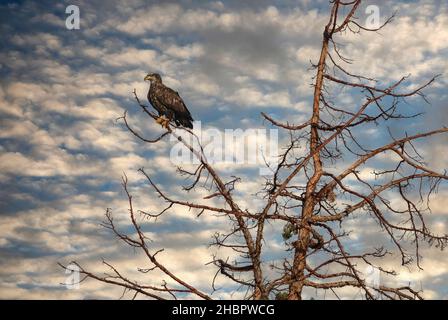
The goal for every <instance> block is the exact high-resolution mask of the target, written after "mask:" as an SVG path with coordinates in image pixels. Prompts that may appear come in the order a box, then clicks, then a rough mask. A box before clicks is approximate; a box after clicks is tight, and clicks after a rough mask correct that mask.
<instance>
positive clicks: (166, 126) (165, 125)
mask: <svg viewBox="0 0 448 320" xmlns="http://www.w3.org/2000/svg"><path fill="white" fill-rule="evenodd" d="M169 123H170V119H164V121H163V124H162V127H164V128H165V129H168V125H169Z"/></svg>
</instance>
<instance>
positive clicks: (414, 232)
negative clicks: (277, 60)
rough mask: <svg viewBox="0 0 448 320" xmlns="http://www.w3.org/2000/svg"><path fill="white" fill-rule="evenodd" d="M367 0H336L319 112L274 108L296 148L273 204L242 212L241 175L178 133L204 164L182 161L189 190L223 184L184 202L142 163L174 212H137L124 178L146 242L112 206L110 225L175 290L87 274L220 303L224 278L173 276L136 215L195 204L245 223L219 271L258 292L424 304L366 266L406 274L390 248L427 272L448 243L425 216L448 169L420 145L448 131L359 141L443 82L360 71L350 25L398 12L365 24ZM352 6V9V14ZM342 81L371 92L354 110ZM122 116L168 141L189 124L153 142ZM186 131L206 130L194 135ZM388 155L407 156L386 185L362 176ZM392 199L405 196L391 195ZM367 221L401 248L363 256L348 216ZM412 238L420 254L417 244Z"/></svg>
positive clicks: (283, 157) (268, 197) (317, 98)
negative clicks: (268, 249)
mask: <svg viewBox="0 0 448 320" xmlns="http://www.w3.org/2000/svg"><path fill="white" fill-rule="evenodd" d="M360 4H361V0H355V1H341V0H332V1H330V7H331V12H330V17H329V19H328V23H327V24H326V25H325V27H324V32H323V38H322V48H321V53H320V58H319V61H318V63H317V64H316V65H313V67H314V68H315V70H316V76H315V79H314V81H315V82H314V99H313V101H312V113H311V116H310V119H309V120H308V121H306V122H305V123H302V124H291V123H288V122H283V121H282V120H276V119H273V118H272V117H271V116H269V115H267V114H264V113H263V114H262V116H263V117H264V119H265V120H267V122H268V123H269V124H271V125H272V126H275V127H277V128H279V129H280V130H282V131H283V132H285V133H286V134H287V135H288V136H289V143H288V144H287V145H286V146H285V147H284V149H283V150H285V151H284V152H282V153H281V154H279V162H278V165H277V166H276V167H275V168H274V169H273V175H272V177H271V178H270V179H267V181H266V183H265V184H264V185H262V186H260V189H261V190H262V191H261V193H262V195H263V199H264V200H263V201H264V207H263V209H262V210H248V209H241V208H240V206H239V205H238V204H237V202H236V201H235V198H234V194H233V192H234V188H235V184H237V183H238V181H239V180H238V179H237V178H234V177H232V178H224V177H222V176H221V175H220V174H219V173H218V171H217V170H215V169H214V168H213V165H211V164H210V163H209V161H208V160H207V158H206V156H205V154H204V152H203V149H202V147H201V146H200V145H199V147H197V146H196V147H194V146H193V145H192V144H190V143H188V141H187V140H186V139H182V138H181V137H179V136H178V139H179V141H181V142H182V143H183V144H184V145H185V147H186V148H188V150H190V152H191V153H193V154H194V156H195V157H196V158H197V159H198V160H199V164H198V165H197V167H196V168H195V169H194V170H192V171H187V170H184V169H182V168H179V171H178V172H179V173H180V174H182V175H186V176H188V177H189V178H190V179H191V184H190V185H188V186H186V187H185V190H186V191H192V190H195V189H197V188H201V187H202V186H201V181H204V179H205V177H208V179H210V180H209V181H211V188H210V189H209V195H208V196H206V197H204V203H193V202H189V201H185V200H180V199H175V198H174V197H172V196H171V195H169V194H165V192H163V191H162V189H161V188H160V187H158V186H157V185H156V184H155V183H154V182H153V180H151V178H150V176H149V175H148V174H147V173H146V172H145V171H144V169H141V170H140V172H141V173H142V174H143V175H144V176H145V177H146V179H147V181H148V183H149V185H150V186H151V187H152V188H153V190H154V192H155V193H156V194H157V196H158V197H160V198H161V199H163V200H164V201H165V202H166V203H167V206H166V208H163V210H160V212H155V213H150V212H143V211H136V210H135V209H134V208H133V203H132V196H131V195H130V194H129V192H128V189H127V178H124V179H123V186H124V189H125V191H126V193H127V196H128V199H129V209H130V210H129V212H130V219H131V222H132V225H133V227H134V229H135V232H136V235H137V237H131V236H128V235H125V234H123V233H121V232H119V231H118V230H117V228H116V226H115V224H114V220H113V218H112V214H111V212H110V211H109V210H108V211H107V214H106V222H105V223H104V226H105V227H106V228H108V229H110V230H111V231H112V232H113V233H115V235H116V236H117V237H118V238H119V239H121V240H122V241H123V242H124V243H126V244H127V245H129V246H130V247H133V248H137V249H140V250H141V251H142V252H143V254H144V255H145V256H146V257H147V258H148V262H149V263H150V267H148V268H145V269H139V270H140V271H141V272H143V273H149V272H152V271H154V270H158V271H161V272H162V273H163V274H164V275H165V276H166V277H167V278H168V279H170V280H171V281H170V282H171V283H173V284H174V285H172V284H171V285H170V286H169V285H168V284H167V283H165V282H164V283H163V284H161V285H153V284H151V285H144V284H141V283H139V282H138V281H136V280H130V279H128V278H127V277H126V276H125V275H122V274H121V273H120V271H119V270H117V269H116V268H115V267H114V266H112V265H110V264H108V263H106V262H104V263H106V264H107V266H108V267H109V268H110V269H111V270H112V273H111V274H108V275H97V274H94V273H92V272H89V271H87V270H85V269H83V268H82V267H81V266H79V267H80V268H81V273H82V274H83V275H85V278H92V279H96V280H98V281H102V282H106V283H110V284H111V285H116V286H120V287H123V288H124V290H125V292H126V291H129V292H132V293H133V297H135V296H136V295H137V294H141V295H145V296H148V297H149V298H154V299H166V298H168V299H169V298H177V297H178V295H179V294H185V293H190V294H193V295H195V296H197V297H199V298H202V299H211V298H212V293H213V291H214V289H215V288H214V281H215V279H211V287H212V288H213V290H211V291H212V292H211V293H210V292H208V293H205V292H202V291H201V290H199V289H197V288H196V287H194V285H193V284H190V283H187V282H185V281H183V280H182V279H181V278H179V277H178V276H176V275H175V274H173V273H172V272H171V271H170V270H169V267H168V266H165V265H163V264H161V263H160V262H159V260H158V257H157V255H158V254H161V252H162V251H163V249H162V248H151V245H150V243H148V241H147V239H146V237H145V235H144V233H143V232H142V230H141V227H140V225H139V223H137V220H136V215H138V214H139V215H145V216H147V217H149V218H151V219H153V220H152V223H156V222H155V219H156V218H157V217H158V216H160V215H162V214H169V211H170V209H171V208H172V207H173V206H180V207H183V208H185V209H186V210H196V211H195V212H196V213H197V215H198V219H200V217H201V215H203V214H215V215H217V216H218V217H220V218H222V219H225V218H227V219H230V221H232V225H233V228H232V229H231V230H228V232H227V233H225V234H216V235H215V236H214V240H213V245H215V246H217V247H218V248H222V247H225V248H231V249H232V250H233V251H234V252H235V253H236V255H237V256H238V257H237V258H235V261H229V259H228V258H227V257H213V259H212V261H211V263H210V266H211V267H215V268H216V275H215V278H216V277H217V276H224V277H227V278H229V279H230V280H231V281H233V282H235V283H236V284H239V285H241V287H242V288H245V289H246V290H247V291H246V292H247V293H246V298H248V299H273V298H277V299H286V298H287V299H291V300H297V299H302V298H303V297H304V289H305V288H311V289H313V290H316V291H330V292H331V293H333V294H334V297H337V298H338V297H339V295H338V294H337V292H338V290H340V289H342V288H347V287H348V288H354V289H356V290H359V291H360V292H362V296H363V297H365V298H366V299H422V295H421V292H420V291H419V290H417V289H415V288H412V287H411V286H408V285H404V286H401V285H400V286H398V287H393V286H386V285H378V286H371V285H369V283H368V282H367V281H366V277H365V274H364V272H363V267H366V266H371V267H374V268H376V269H378V270H380V272H381V274H382V275H388V276H394V275H395V274H396V272H395V271H394V270H390V269H388V268H385V267H382V266H381V263H380V262H381V260H382V259H383V258H384V257H385V256H386V255H389V254H391V253H397V254H398V255H399V256H400V258H401V264H402V265H411V264H414V265H416V266H417V267H419V268H420V267H421V266H420V258H421V256H420V250H421V244H422V243H428V244H429V245H435V246H436V247H439V248H440V249H443V248H444V247H445V246H446V244H447V241H448V236H447V235H441V236H439V235H436V234H433V233H432V232H431V231H430V230H429V228H428V226H427V224H426V223H425V216H426V215H427V213H428V211H429V208H430V206H429V204H430V203H429V202H430V197H431V195H432V194H433V193H434V192H435V191H436V190H437V188H438V186H439V184H440V183H441V182H443V181H445V180H447V179H448V176H447V175H446V172H443V173H439V172H436V171H435V170H433V169H431V168H429V167H427V166H426V164H425V163H424V160H423V158H422V157H421V155H420V154H419V152H418V150H417V147H416V141H418V140H421V139H424V138H429V137H430V136H434V135H439V134H444V133H446V132H447V131H448V128H446V127H442V128H440V129H437V130H433V131H429V132H422V133H419V134H414V135H404V136H403V137H399V138H397V137H393V136H392V134H390V141H389V142H388V143H387V144H385V145H383V146H380V147H375V148H371V147H370V146H369V143H370V142H365V141H362V140H360V139H359V137H358V136H359V132H360V131H359V129H360V128H361V129H362V128H364V126H367V125H368V124H373V123H374V124H381V123H387V121H390V120H399V119H405V118H409V117H417V116H418V114H411V115H404V114H402V110H401V105H402V104H400V102H402V101H403V100H405V99H406V98H407V97H412V96H421V97H422V98H423V99H425V96H424V93H423V89H425V88H426V87H427V86H429V85H430V84H431V83H432V82H433V81H434V80H435V79H436V77H434V78H432V79H430V80H429V81H427V82H426V83H424V84H423V85H421V86H419V87H417V88H415V89H412V90H408V91H406V90H405V89H403V87H404V86H403V84H404V83H405V82H406V80H407V77H402V78H401V79H398V80H397V81H395V82H394V83H390V84H389V85H388V86H385V87H381V86H379V85H378V81H377V80H375V79H373V78H369V77H366V76H363V75H357V74H355V73H354V72H352V71H349V70H348V68H347V66H346V65H348V64H351V61H350V59H348V58H346V57H345V56H344V55H343V53H342V52H341V50H340V48H339V45H338V43H337V37H339V36H343V35H344V34H345V33H348V32H353V33H362V32H376V31H378V30H380V29H382V28H383V27H384V26H386V25H387V24H389V23H390V22H391V21H392V18H393V17H391V18H389V19H388V20H387V21H386V22H385V23H384V24H383V25H382V26H381V27H380V28H378V29H374V30H373V29H368V28H366V27H363V26H362V25H361V24H360V23H358V22H357V20H356V17H355V12H356V10H357V9H358V7H359V6H360ZM342 9H344V10H342ZM343 11H344V12H348V13H346V14H345V15H343V14H342V12H343ZM336 86H341V87H343V88H349V89H351V90H359V92H360V93H361V94H362V96H363V98H362V100H360V101H358V105H357V106H354V107H353V108H352V109H350V110H346V109H343V108H340V107H338V106H337V105H335V103H333V101H332V97H331V94H330V90H331V88H334V87H336ZM134 94H135V92H134ZM135 98H136V100H137V103H138V105H139V106H140V107H141V109H142V110H143V111H144V112H145V113H146V115H148V116H149V117H152V118H155V117H156V116H155V115H154V114H153V113H152V112H151V111H149V108H148V107H147V106H145V105H144V104H142V103H141V102H140V101H139V99H138V97H137V95H135ZM122 119H123V121H124V124H125V126H126V127H127V129H128V130H129V131H130V132H131V133H132V134H134V135H135V136H136V137H137V138H138V139H140V140H141V141H143V142H146V143H158V142H159V141H160V140H161V139H162V138H164V137H165V136H167V135H170V134H171V135H176V136H177V133H176V132H178V131H175V130H173V129H172V127H169V128H168V129H167V131H166V132H165V133H164V134H163V135H162V136H160V137H157V138H156V139H147V138H145V137H143V136H142V135H141V134H140V133H138V132H137V131H136V130H134V129H133V128H132V126H131V125H130V124H129V123H128V120H127V117H126V114H125V115H124V116H123V118H122ZM183 130H185V129H183ZM186 131H187V132H188V134H190V135H194V133H193V132H192V131H189V130H186ZM299 145H305V146H306V152H305V153H302V154H301V155H300V156H298V155H297V150H298V149H299ZM384 154H387V155H394V156H396V157H398V161H396V162H395V163H394V165H393V166H392V167H391V168H387V169H383V170H379V171H377V172H375V176H376V178H377V179H375V182H374V183H373V182H372V181H370V180H367V179H365V178H364V177H363V176H362V175H361V174H360V170H362V168H363V166H364V165H365V164H366V163H367V162H369V161H372V160H374V159H375V158H376V157H378V156H380V155H384ZM331 164H333V165H334V164H339V167H341V168H342V169H341V170H340V171H339V172H336V173H335V172H332V170H331V169H330V168H329V167H330V165H331ZM349 179H350V181H351V182H350V183H349V182H348V180H349ZM391 194H393V195H394V197H396V199H398V200H396V199H395V201H393V202H392V201H390V195H391ZM210 199H219V200H221V201H222V202H221V203H223V205H222V206H213V205H209V204H205V200H210ZM361 216H362V217H366V219H372V220H373V221H375V222H376V224H377V225H378V226H379V227H380V229H381V233H379V234H378V239H382V240H383V239H389V240H390V242H391V244H392V246H391V247H384V246H382V245H379V246H378V247H376V248H373V249H369V250H367V251H362V252H353V250H351V248H349V246H348V245H347V243H348V242H347V240H346V238H347V236H348V232H347V231H346V229H345V227H344V223H345V221H347V219H359V218H360V217H361ZM268 222H270V223H274V222H275V223H282V224H283V225H284V233H283V237H284V238H285V241H286V242H287V243H288V245H289V247H288V248H287V249H288V250H289V252H291V253H292V254H291V255H290V256H288V257H285V258H284V259H283V260H282V261H276V262H275V263H271V266H270V267H271V269H272V271H273V272H269V273H268V272H266V268H265V267H266V264H268V263H270V262H269V261H263V259H262V252H263V245H264V237H265V226H266V224H267V223H268ZM148 223H151V222H148ZM409 244H410V245H411V248H412V249H409V248H408V245H409Z"/></svg>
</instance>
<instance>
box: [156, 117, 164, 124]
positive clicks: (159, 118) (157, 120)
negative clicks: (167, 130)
mask: <svg viewBox="0 0 448 320" xmlns="http://www.w3.org/2000/svg"><path fill="white" fill-rule="evenodd" d="M164 121H165V119H164V118H163V117H158V118H157V119H156V122H157V123H158V124H162V123H163V122H164Z"/></svg>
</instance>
